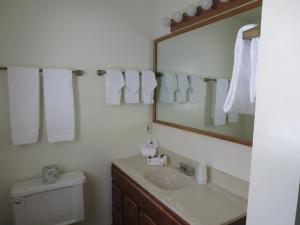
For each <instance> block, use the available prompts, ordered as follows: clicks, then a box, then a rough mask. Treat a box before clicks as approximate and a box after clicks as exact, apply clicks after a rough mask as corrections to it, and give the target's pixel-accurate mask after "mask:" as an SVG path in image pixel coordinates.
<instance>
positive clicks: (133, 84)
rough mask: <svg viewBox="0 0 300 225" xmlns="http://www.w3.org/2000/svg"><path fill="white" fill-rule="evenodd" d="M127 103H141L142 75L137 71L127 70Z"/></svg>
mask: <svg viewBox="0 0 300 225" xmlns="http://www.w3.org/2000/svg"><path fill="white" fill-rule="evenodd" d="M125 83H126V86H125V102H126V103H139V97H140V96H139V95H140V93H139V90H140V75H139V72H138V71H136V70H127V71H126V72H125Z"/></svg>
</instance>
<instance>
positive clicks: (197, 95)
mask: <svg viewBox="0 0 300 225" xmlns="http://www.w3.org/2000/svg"><path fill="white" fill-rule="evenodd" d="M189 83H190V88H189V89H188V101H189V102H190V103H199V102H201V97H202V94H201V91H202V85H203V81H202V80H201V78H200V77H199V76H195V75H190V76H189Z"/></svg>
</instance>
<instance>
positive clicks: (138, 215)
mask: <svg viewBox="0 0 300 225" xmlns="http://www.w3.org/2000/svg"><path fill="white" fill-rule="evenodd" d="M112 201H113V204H112V208H113V209H112V214H113V225H188V223H186V222H185V221H184V220H183V219H181V218H180V217H179V216H178V215H176V214H175V213H174V212H172V211H171V210H170V209H168V208H167V207H166V206H165V205H163V204H162V203H161V202H160V201H158V200H157V199H156V198H155V197H154V196H152V195H151V194H150V193H148V192H147V191H146V190H144V189H143V188H142V187H141V186H140V185H138V184H137V183H136V182H135V181H133V180H132V179H131V178H130V177H128V176H127V175H126V174H125V173H123V172H122V171H121V170H120V169H118V168H117V167H116V166H114V165H112Z"/></svg>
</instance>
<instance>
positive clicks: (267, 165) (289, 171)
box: [247, 0, 300, 225]
mask: <svg viewBox="0 0 300 225" xmlns="http://www.w3.org/2000/svg"><path fill="white" fill-rule="evenodd" d="M299 7H300V2H299V1H298V0H288V1H285V6H284V10H283V8H282V1H273V0H264V5H263V12H262V35H261V52H260V60H259V66H258V75H259V76H258V77H259V78H258V90H257V104H256V107H257V108H256V121H255V128H254V146H253V156H252V166H251V178H250V194H249V204H248V216H247V220H248V221H247V225H261V224H263V225H283V224H284V225H294V224H295V215H296V210H297V200H298V193H299V182H300V163H299V162H300V151H299V149H300V143H299V140H300V136H299V132H298V131H299V129H300V120H299V115H300V105H299V99H300V92H299V82H300V77H299V74H300V68H299V58H300V44H299V35H300V27H299V19H300V15H299V10H297V9H299ZM278 15H280V17H279V16H278ZM298 224H299V221H298V223H296V225H298Z"/></svg>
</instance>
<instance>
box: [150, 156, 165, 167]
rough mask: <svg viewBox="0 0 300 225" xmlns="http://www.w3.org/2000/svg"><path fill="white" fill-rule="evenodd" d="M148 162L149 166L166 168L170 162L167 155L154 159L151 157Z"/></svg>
mask: <svg viewBox="0 0 300 225" xmlns="http://www.w3.org/2000/svg"><path fill="white" fill-rule="evenodd" d="M147 162H148V165H149V166H166V165H167V164H168V160H167V157H166V156H165V155H164V156H161V157H154V158H151V157H149V158H148V161H147Z"/></svg>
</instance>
